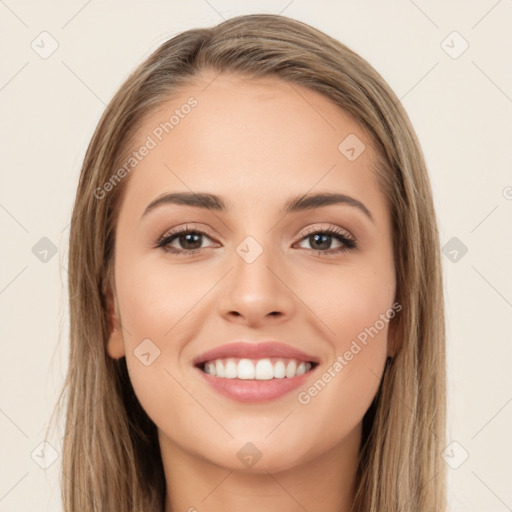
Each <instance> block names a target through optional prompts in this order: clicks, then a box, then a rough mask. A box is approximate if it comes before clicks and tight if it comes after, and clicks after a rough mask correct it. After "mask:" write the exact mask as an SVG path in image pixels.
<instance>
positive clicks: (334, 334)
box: [265, 265, 336, 336]
mask: <svg viewBox="0 0 512 512" xmlns="http://www.w3.org/2000/svg"><path fill="white" fill-rule="evenodd" d="M265 266H266V267H267V268H268V269H269V270H270V272H272V274H274V275H275V276H276V277H277V279H279V281H281V283H283V284H284V285H285V286H286V288H288V290H290V291H291V292H292V293H293V294H294V295H295V297H297V298H298V299H299V300H300V301H301V302H302V304H304V306H306V307H307V308H308V309H309V311H311V313H313V314H314V315H315V316H316V317H317V318H318V320H320V322H322V323H323V324H324V325H325V327H327V329H329V331H331V334H332V335H333V336H336V333H335V332H334V331H333V330H332V329H331V328H330V327H329V326H328V325H327V324H326V323H325V322H324V321H323V320H322V319H321V318H320V317H319V316H318V315H317V314H316V313H315V312H314V311H313V310H312V309H311V308H310V307H309V306H308V305H307V304H306V303H305V302H304V301H303V300H302V299H301V298H300V297H299V296H298V295H297V294H296V293H295V292H294V291H293V290H292V289H291V288H290V287H289V286H288V285H287V284H286V283H285V282H284V281H283V280H282V279H281V278H280V277H279V276H278V275H277V274H276V273H275V272H274V271H273V270H272V269H271V268H270V267H269V266H268V265H265Z"/></svg>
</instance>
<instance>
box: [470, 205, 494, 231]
mask: <svg viewBox="0 0 512 512" xmlns="http://www.w3.org/2000/svg"><path fill="white" fill-rule="evenodd" d="M498 206H499V204H497V205H496V206H495V207H494V208H493V209H492V210H491V211H490V212H489V213H488V214H487V215H486V216H485V217H484V218H483V219H482V220H481V221H480V222H479V223H478V224H477V225H476V226H475V227H474V228H473V229H472V230H471V231H470V233H473V231H475V229H476V228H477V227H478V226H480V224H482V222H483V221H484V220H485V219H487V217H489V215H491V213H493V212H494V211H495V210H496V208H498Z"/></svg>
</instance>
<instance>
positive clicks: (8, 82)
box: [0, 62, 28, 91]
mask: <svg viewBox="0 0 512 512" xmlns="http://www.w3.org/2000/svg"><path fill="white" fill-rule="evenodd" d="M27 66H28V62H25V64H23V66H21V68H20V69H18V71H16V73H14V75H13V76H11V78H9V80H7V82H5V84H4V85H2V87H0V91H3V90H4V89H5V88H6V87H7V86H8V85H9V84H10V83H11V82H12V81H13V80H14V79H15V78H16V77H17V76H18V75H19V74H20V73H21V72H22V71H23V70H24V69H25V68H26V67H27Z"/></svg>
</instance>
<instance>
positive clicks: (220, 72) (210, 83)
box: [201, 71, 222, 92]
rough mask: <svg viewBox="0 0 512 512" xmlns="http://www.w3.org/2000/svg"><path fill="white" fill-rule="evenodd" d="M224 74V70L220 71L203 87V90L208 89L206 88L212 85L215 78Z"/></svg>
mask: <svg viewBox="0 0 512 512" xmlns="http://www.w3.org/2000/svg"><path fill="white" fill-rule="evenodd" d="M221 74H222V71H219V72H218V73H217V74H216V75H215V76H214V77H213V78H212V79H211V80H210V81H209V82H208V83H207V84H206V85H205V86H204V87H203V88H202V89H201V92H204V91H206V89H208V87H210V85H212V83H213V82H214V80H216V79H217V78H218V77H219V76H220V75H221Z"/></svg>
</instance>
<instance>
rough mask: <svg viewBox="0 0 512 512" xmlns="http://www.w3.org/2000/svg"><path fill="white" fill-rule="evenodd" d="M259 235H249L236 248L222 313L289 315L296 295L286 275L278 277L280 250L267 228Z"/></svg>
mask: <svg viewBox="0 0 512 512" xmlns="http://www.w3.org/2000/svg"><path fill="white" fill-rule="evenodd" d="M256 236H257V237H258V239H256ZM256 236H252V235H249V236H247V237H246V238H244V239H243V240H242V242H240V243H239V244H238V246H236V248H235V251H234V253H233V257H232V260H231V261H232V266H233V267H234V268H233V271H232V272H230V274H231V275H230V278H229V280H228V284H227V288H226V289H225V293H223V299H222V310H223V311H222V313H223V314H230V315H235V316H237V317H238V316H242V317H244V318H245V319H246V320H248V321H251V322H258V321H261V320H263V319H264V318H265V317H267V316H269V317H270V316H280V317H282V316H283V315H284V316H288V315H289V314H290V313H291V310H292V306H293V298H292V297H291V296H290V295H291V294H292V293H291V292H290V290H289V289H288V288H287V287H286V286H285V285H284V284H283V280H284V279H283V277H281V278H279V277H278V276H279V274H280V272H281V271H280V269H281V268H283V262H282V261H281V260H280V251H279V250H278V248H277V247H271V246H270V245H271V238H272V237H269V236H267V235H266V234H265V232H261V234H259V235H256Z"/></svg>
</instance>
